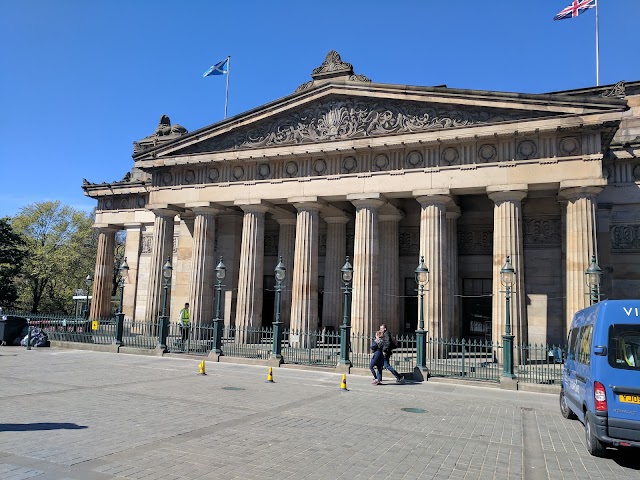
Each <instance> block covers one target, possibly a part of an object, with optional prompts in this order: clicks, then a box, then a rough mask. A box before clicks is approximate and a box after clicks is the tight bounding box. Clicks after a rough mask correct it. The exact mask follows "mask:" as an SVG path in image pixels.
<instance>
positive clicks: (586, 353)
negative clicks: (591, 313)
mask: <svg viewBox="0 0 640 480" xmlns="http://www.w3.org/2000/svg"><path fill="white" fill-rule="evenodd" d="M592 333H593V325H585V326H584V327H582V328H581V329H580V340H578V351H577V352H576V357H577V359H578V362H580V363H582V364H584V365H589V364H591V334H592Z"/></svg>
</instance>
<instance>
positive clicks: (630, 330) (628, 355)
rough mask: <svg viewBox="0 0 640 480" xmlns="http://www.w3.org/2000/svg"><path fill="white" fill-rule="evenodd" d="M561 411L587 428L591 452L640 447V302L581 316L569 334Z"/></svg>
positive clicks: (603, 306) (611, 304) (609, 304)
mask: <svg viewBox="0 0 640 480" xmlns="http://www.w3.org/2000/svg"><path fill="white" fill-rule="evenodd" d="M568 343H569V344H568V348H567V358H566V360H565V364H564V371H563V374H562V388H561V390H560V411H561V413H562V416H563V417H565V418H576V417H577V418H579V419H580V421H582V423H583V424H584V429H585V434H586V443H587V450H588V451H589V453H590V454H591V455H594V456H598V457H600V456H603V455H604V454H605V451H606V447H607V446H612V447H640V300H605V301H603V302H600V303H596V304H595V305H592V306H591V307H588V308H585V309H584V310H580V311H579V312H577V313H576V314H575V316H574V317H573V321H572V322H571V329H570V330H569V339H568Z"/></svg>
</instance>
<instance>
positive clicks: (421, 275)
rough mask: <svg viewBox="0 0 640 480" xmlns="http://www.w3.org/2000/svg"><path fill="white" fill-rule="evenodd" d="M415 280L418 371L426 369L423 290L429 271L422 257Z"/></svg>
mask: <svg viewBox="0 0 640 480" xmlns="http://www.w3.org/2000/svg"><path fill="white" fill-rule="evenodd" d="M415 275H416V276H415V279H416V283H417V284H418V330H416V369H417V370H419V371H422V370H426V368H427V332H426V331H425V329H424V289H425V287H426V285H427V283H429V269H428V268H427V266H426V265H425V263H424V255H423V256H421V257H420V263H419V264H418V266H417V267H416V270H415Z"/></svg>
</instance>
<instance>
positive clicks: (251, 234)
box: [91, 185, 601, 342]
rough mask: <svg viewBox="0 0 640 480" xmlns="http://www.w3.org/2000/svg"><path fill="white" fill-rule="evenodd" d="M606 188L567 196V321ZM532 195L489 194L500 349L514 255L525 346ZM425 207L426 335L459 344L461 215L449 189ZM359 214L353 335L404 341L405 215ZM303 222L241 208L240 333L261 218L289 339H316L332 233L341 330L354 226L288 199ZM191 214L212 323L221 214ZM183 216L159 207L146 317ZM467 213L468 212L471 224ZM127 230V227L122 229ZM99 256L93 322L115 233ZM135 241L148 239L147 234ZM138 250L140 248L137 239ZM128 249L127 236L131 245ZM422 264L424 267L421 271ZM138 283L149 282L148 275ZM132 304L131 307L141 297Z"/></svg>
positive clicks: (380, 206)
mask: <svg viewBox="0 0 640 480" xmlns="http://www.w3.org/2000/svg"><path fill="white" fill-rule="evenodd" d="M600 190H601V187H600V186H567V187H565V188H563V187H562V185H561V188H560V191H559V196H560V199H561V200H563V201H565V202H566V228H565V243H566V261H565V273H566V284H565V291H566V296H567V299H566V315H567V318H566V321H570V319H571V317H572V315H573V312H575V311H576V310H578V309H580V308H583V307H584V306H586V304H587V298H586V296H585V295H583V292H584V288H583V285H584V271H585V269H586V268H587V266H588V263H589V259H590V258H591V255H594V254H597V251H596V242H595V238H596V236H595V229H596V225H595V211H596V197H597V194H598V193H599V192H600ZM527 191H528V188H527V185H503V186H500V187H492V188H490V189H487V194H488V196H489V198H490V199H491V200H492V202H493V204H494V208H493V308H492V312H493V313H492V317H493V320H492V322H493V325H492V331H493V340H494V341H501V336H502V335H503V334H504V323H505V318H504V317H505V308H504V303H503V297H504V296H503V294H502V293H501V292H502V290H503V286H502V285H501V283H500V269H501V267H502V265H503V264H504V261H505V258H506V256H507V255H509V256H510V257H511V261H512V265H513V267H514V269H515V271H516V279H515V282H514V284H513V288H512V302H511V308H512V311H511V319H512V325H513V334H514V335H515V337H516V339H515V341H516V342H521V341H522V342H526V341H527V320H526V294H527V292H526V282H525V278H524V273H525V272H524V263H523V261H524V255H523V231H522V202H523V200H524V199H525V198H526V196H527ZM413 196H414V198H415V199H416V201H417V202H418V203H419V204H420V255H424V257H425V262H426V264H427V266H428V268H429V272H430V280H429V285H428V289H427V292H426V295H425V298H424V312H425V318H424V321H425V329H426V330H427V331H428V335H429V336H430V337H436V338H442V337H453V336H459V335H460V333H461V332H460V330H459V325H458V323H459V322H457V321H456V319H457V318H458V316H459V302H458V301H457V295H458V275H457V272H458V251H457V221H458V218H459V217H460V215H461V212H460V208H459V207H458V206H457V205H456V203H455V197H454V196H453V195H451V193H450V192H449V191H448V190H424V191H416V192H413ZM347 200H348V201H350V202H351V203H352V204H353V206H354V208H355V232H354V249H353V251H354V255H353V260H352V262H353V268H354V272H353V285H352V287H353V291H352V299H351V327H352V332H353V333H354V334H356V335H371V334H372V333H373V332H374V331H375V330H376V329H377V327H378V326H379V325H380V324H381V323H386V324H387V325H389V327H390V329H391V330H392V331H399V330H400V324H399V312H398V296H399V285H400V274H399V258H398V256H399V246H398V224H399V222H400V221H401V220H402V218H403V212H402V211H400V210H398V209H397V208H396V207H394V206H393V204H392V202H389V201H388V200H387V199H386V198H385V197H384V196H383V195H380V194H369V195H349V196H347ZM289 201H290V203H291V204H293V205H294V207H295V208H296V213H295V214H293V213H288V212H284V211H283V209H275V210H274V208H273V205H270V204H268V203H266V202H262V201H259V200H257V201H254V202H251V203H241V202H237V203H236V206H237V207H239V208H240V209H241V210H242V214H243V224H242V236H241V237H242V238H241V240H240V243H241V245H240V267H239V271H238V282H237V284H238V292H237V302H236V309H235V311H236V314H235V325H237V326H238V327H249V326H261V325H262V301H263V291H262V290H263V273H264V272H263V269H264V234H265V215H266V213H267V212H270V213H271V214H273V215H274V219H275V220H276V221H277V222H278V224H279V244H278V255H280V256H282V257H283V262H284V264H285V266H286V267H287V270H288V273H287V277H288V279H289V281H290V285H291V288H290V289H285V290H284V291H283V295H282V321H283V322H284V323H285V325H290V326H291V328H292V329H301V330H307V329H315V325H316V320H317V316H318V277H319V269H318V249H319V219H320V218H321V217H322V218H323V219H324V220H325V221H326V223H327V252H326V256H325V271H327V272H331V273H332V274H327V275H326V276H325V291H326V294H325V295H324V304H323V324H324V325H332V326H334V328H335V329H336V330H337V327H338V326H339V324H340V323H341V321H342V301H341V294H340V287H341V286H342V282H341V279H340V268H341V266H342V264H343V263H344V259H345V253H346V241H347V234H346V225H347V223H348V222H349V221H350V216H349V215H348V214H346V213H344V212H341V211H339V210H338V209H336V208H332V207H331V206H330V205H329V204H328V203H327V202H325V201H323V200H322V199H319V198H315V197H312V198H296V199H289ZM182 208H186V209H189V210H191V211H192V212H193V213H194V214H195V219H194V224H193V247H192V259H191V271H190V275H191V277H190V284H189V293H188V296H189V302H190V304H191V309H192V321H193V322H195V323H204V322H206V321H208V319H209V318H210V317H211V313H210V312H212V311H213V305H212V295H211V287H212V285H213V284H214V275H215V271H214V269H215V264H216V261H215V258H214V255H215V251H216V246H215V245H214V237H215V230H216V217H217V215H218V213H219V212H220V211H219V209H217V208H215V207H213V206H207V205H200V204H199V205H194V206H189V205H186V206H184V207H182ZM179 211H180V209H178V208H177V207H176V209H172V208H171V206H166V207H165V208H158V209H154V210H153V212H154V214H155V221H154V228H153V239H152V245H151V261H150V267H149V272H148V278H147V280H148V291H147V298H146V309H145V318H146V320H147V321H150V320H152V319H155V318H157V317H158V315H159V314H160V309H161V299H162V266H163V264H164V262H165V261H166V259H167V257H169V256H171V255H172V252H173V244H172V242H173V234H174V221H175V219H174V217H175V216H176V215H177V214H178V212H179ZM463 213H464V212H462V214H463ZM125 227H126V228H129V227H130V226H125ZM96 228H98V230H99V236H98V255H97V260H96V269H95V279H96V281H95V282H94V286H93V299H94V300H93V302H92V307H91V317H92V318H99V317H104V316H108V314H109V308H110V292H111V282H112V275H113V248H114V236H115V232H116V231H117V228H118V227H114V226H112V225H107V226H104V225H103V226H98V225H96ZM132 234H133V235H134V236H135V237H136V238H137V239H138V241H139V239H140V232H139V228H138V229H136V228H135V226H134V227H132ZM132 241H135V240H132ZM127 243H129V238H127ZM418 260H419V258H416V264H417V263H418ZM138 278H143V277H142V276H140V277H138ZM134 301H135V298H134Z"/></svg>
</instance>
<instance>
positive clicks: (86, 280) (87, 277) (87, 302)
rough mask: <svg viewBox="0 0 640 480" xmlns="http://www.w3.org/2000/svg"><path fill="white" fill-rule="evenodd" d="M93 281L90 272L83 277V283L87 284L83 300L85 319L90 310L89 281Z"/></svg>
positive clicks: (87, 317)
mask: <svg viewBox="0 0 640 480" xmlns="http://www.w3.org/2000/svg"><path fill="white" fill-rule="evenodd" d="M92 281H93V279H92V278H91V274H90V273H89V274H87V276H86V278H85V279H84V283H85V285H86V286H87V291H86V294H87V295H86V297H87V301H86V302H85V314H84V318H86V319H87V320H88V319H89V310H90V304H89V289H90V288H91V282H92Z"/></svg>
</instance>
